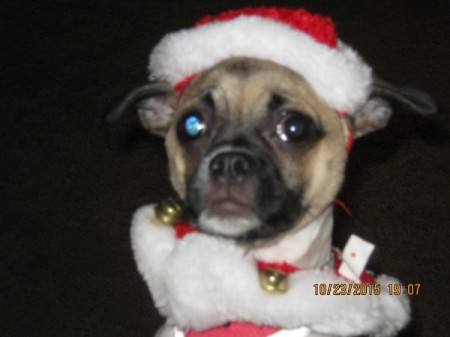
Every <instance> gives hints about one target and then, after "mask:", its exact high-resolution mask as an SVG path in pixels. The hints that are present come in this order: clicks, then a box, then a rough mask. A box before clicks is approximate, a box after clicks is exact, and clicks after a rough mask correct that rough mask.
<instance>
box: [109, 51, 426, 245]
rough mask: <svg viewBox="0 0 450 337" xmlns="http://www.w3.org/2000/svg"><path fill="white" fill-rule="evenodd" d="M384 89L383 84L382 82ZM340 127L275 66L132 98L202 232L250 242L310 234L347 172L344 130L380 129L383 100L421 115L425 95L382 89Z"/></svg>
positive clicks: (308, 90)
mask: <svg viewBox="0 0 450 337" xmlns="http://www.w3.org/2000/svg"><path fill="white" fill-rule="evenodd" d="M380 83H381V84H380ZM373 91H374V92H373V95H371V96H370V97H369V99H368V101H367V102H366V104H365V105H363V106H362V107H361V109H360V110H359V111H357V112H355V113H354V114H353V115H352V117H351V118H349V119H347V120H345V121H343V120H342V119H340V117H339V115H338V112H337V111H334V110H333V109H331V108H330V107H329V106H328V105H327V104H326V103H325V101H324V100H322V98H321V97H320V93H316V92H315V91H314V90H313V89H312V87H311V86H310V85H309V84H308V82H307V81H306V80H305V79H304V78H303V77H302V76H301V75H299V74H297V73H295V72H293V71H291V70H289V69H288V68H286V67H284V66H281V65H279V64H277V63H274V62H271V61H263V60H259V59H252V58H231V59H228V60H226V61H223V62H221V63H219V64H217V65H216V66H214V67H213V68H211V69H209V70H207V71H205V72H203V73H201V74H199V76H198V77H197V78H195V79H194V80H193V81H192V82H191V83H190V84H189V86H188V87H187V89H186V91H185V92H184V94H183V95H182V96H181V97H178V94H177V93H176V91H175V90H174V89H172V88H171V86H169V85H168V84H167V83H159V82H157V83H151V84H147V85H145V86H143V87H140V88H138V89H136V90H134V91H133V92H132V93H130V94H129V95H128V97H127V98H126V99H125V100H124V101H123V102H122V103H121V104H120V105H119V106H118V107H117V108H116V110H115V111H113V112H112V114H111V115H110V116H112V118H111V119H114V118H115V117H117V116H118V115H120V114H121V113H122V112H123V111H124V110H125V109H126V108H127V107H128V106H129V105H130V104H131V103H136V102H137V107H138V112H139V117H140V119H141V122H142V124H143V125H144V127H146V128H147V129H148V130H150V131H151V132H152V133H154V134H158V135H162V136H165V137H166V147H167V152H168V158H169V167H170V177H171V181H172V184H173V186H174V188H175V190H176V191H177V192H178V194H179V195H180V197H181V198H182V199H184V200H185V204H186V209H187V214H188V215H189V216H190V217H191V220H192V221H193V223H194V224H195V225H197V226H198V227H199V228H200V229H201V230H202V231H204V232H207V233H211V234H216V235H221V236H225V237H230V238H234V239H237V240H241V241H246V242H254V241H255V240H260V239H266V240H267V239H273V238H275V237H277V236H278V235H280V234H281V233H286V232H288V231H290V230H295V229H298V228H302V227H304V226H307V225H308V223H309V222H311V221H312V220H313V219H314V218H316V217H317V216H318V215H320V214H321V213H322V212H323V211H324V210H325V209H326V208H328V207H329V206H330V205H331V204H332V203H333V201H334V198H335V196H336V194H337V192H338V190H339V188H340V187H341V184H342V181H343V176H344V171H345V164H346V158H347V154H346V145H347V144H346V143H347V135H346V132H347V131H348V130H347V127H348V125H351V128H352V129H353V131H354V133H355V135H356V136H357V137H359V136H361V135H364V134H366V133H368V132H371V131H374V130H377V129H379V128H381V127H383V126H385V125H386V123H387V120H388V119H389V117H390V115H391V107H390V105H389V104H388V102H387V101H386V100H385V99H384V98H383V97H382V96H389V97H390V98H397V100H399V101H401V102H403V103H405V104H407V105H408V106H409V107H412V109H413V110H416V111H418V112H421V113H423V114H426V113H430V112H433V111H432V110H433V109H434V105H433V102H432V100H431V99H430V97H429V96H427V95H426V94H424V93H422V92H420V91H417V90H413V89H411V88H406V89H404V90H402V88H400V87H395V86H392V85H388V84H387V83H386V82H378V84H377V83H376V84H375V85H374V88H373Z"/></svg>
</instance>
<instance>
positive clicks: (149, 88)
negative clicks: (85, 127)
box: [105, 82, 177, 137]
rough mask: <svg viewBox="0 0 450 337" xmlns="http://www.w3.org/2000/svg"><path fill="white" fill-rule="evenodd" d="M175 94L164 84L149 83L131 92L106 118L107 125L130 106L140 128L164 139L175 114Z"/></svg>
mask: <svg viewBox="0 0 450 337" xmlns="http://www.w3.org/2000/svg"><path fill="white" fill-rule="evenodd" d="M176 103H177V93H176V92H175V90H174V89H173V88H172V86H170V85H169V84H168V83H166V82H151V83H147V84H144V85H143V86H141V87H138V88H136V89H134V90H133V91H131V92H130V93H129V94H128V95H127V96H126V97H125V98H124V99H123V100H122V101H121V102H120V103H119V104H118V105H117V106H116V107H115V108H114V109H112V110H111V111H110V112H109V113H108V114H107V116H106V118H105V120H106V121H107V122H109V123H112V122H115V121H116V120H118V119H119V118H120V117H121V116H122V115H123V114H124V113H125V112H126V111H127V110H128V109H129V108H130V107H131V106H133V107H135V108H136V110H137V112H138V115H139V119H140V121H141V124H142V126H143V127H144V128H145V129H147V130H148V131H150V132H151V133H153V134H155V135H158V136H161V137H165V136H166V133H167V130H168V129H169V125H170V122H171V120H172V117H173V115H174V113H175V107H176Z"/></svg>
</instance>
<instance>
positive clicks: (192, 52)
mask: <svg viewBox="0 0 450 337" xmlns="http://www.w3.org/2000/svg"><path fill="white" fill-rule="evenodd" d="M233 56H247V57H254V58H259V59H267V60H272V61H274V62H277V63H279V64H281V65H284V66H286V67H288V68H291V69H292V70H294V71H295V72H297V73H299V74H301V75H302V76H304V77H305V78H306V80H307V81H308V82H309V83H310V84H311V85H312V87H313V88H314V89H315V91H316V92H317V93H318V94H319V95H320V96H322V97H323V98H324V99H325V101H326V102H327V103H328V104H329V105H330V106H331V107H332V108H334V109H336V110H338V111H346V112H348V113H352V112H354V111H355V110H356V109H357V108H359V107H360V106H361V105H362V104H363V103H365V101H366V100H367V97H368V94H369V91H370V86H371V83H372V72H371V68H370V67H369V66H368V65H367V64H366V63H364V61H363V60H362V59H361V58H360V56H359V55H358V54H357V53H356V52H355V51H354V50H353V49H352V48H350V47H349V46H347V45H345V44H344V43H342V42H339V43H338V47H337V48H336V49H333V48H330V47H328V46H326V45H324V44H322V43H319V42H317V41H316V40H314V39H313V38H312V37H310V36H309V35H308V34H306V33H304V32H301V31H299V30H296V29H294V28H291V27H290V26H287V25H285V24H282V23H279V22H277V21H274V20H271V19H267V18H262V17H256V16H241V17H238V18H236V19H234V20H231V21H225V22H213V23H209V24H205V25H203V26H200V27H197V28H194V29H185V30H181V31H178V32H175V33H171V34H168V35H166V36H165V37H164V38H163V39H162V40H161V42H159V44H158V45H157V46H156V47H155V48H154V49H153V51H152V53H151V54H150V65H149V69H150V73H151V75H152V76H155V77H157V78H159V79H160V80H167V81H169V82H170V83H171V84H173V85H175V84H176V83H178V82H180V81H181V80H183V79H185V78H187V77H188V76H190V75H192V74H198V73H200V72H201V71H203V70H206V69H207V68H209V67H211V66H213V65H215V64H217V63H218V62H220V61H223V60H225V59H227V58H229V57H233Z"/></svg>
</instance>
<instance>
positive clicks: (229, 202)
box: [186, 145, 300, 240]
mask: <svg viewBox="0 0 450 337" xmlns="http://www.w3.org/2000/svg"><path fill="white" fill-rule="evenodd" d="M298 200H300V199H299V198H298V195H294V193H292V192H291V191H289V189H288V188H286V186H285V184H284V181H283V179H282V176H281V173H280V169H279V168H278V167H277V165H276V164H275V162H274V161H273V160H272V157H271V156H270V155H269V154H267V153H265V152H263V151H261V150H259V149H258V148H256V147H254V148H252V147H251V146H247V147H235V146H231V145H224V146H220V147H218V148H216V149H214V150H213V151H211V152H210V153H208V154H207V155H206V156H205V157H204V158H203V160H202V162H201V163H200V165H199V167H198V169H197V170H196V172H195V173H194V174H193V175H192V177H191V178H190V179H189V180H188V193H187V200H186V202H187V209H188V211H189V213H190V214H191V216H192V218H193V219H191V220H192V222H193V223H194V224H196V225H197V226H198V227H199V228H200V230H202V231H205V232H209V233H212V234H216V235H223V236H227V237H233V238H236V239H244V240H253V239H257V238H262V237H269V236H272V235H273V234H276V233H278V232H280V231H282V230H285V229H286V228H290V226H291V224H293V222H294V219H296V218H297V215H298V214H299V212H300V210H299V208H300V207H299V205H298Z"/></svg>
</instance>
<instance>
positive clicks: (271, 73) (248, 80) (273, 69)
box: [179, 58, 330, 121]
mask: <svg viewBox="0 0 450 337" xmlns="http://www.w3.org/2000/svg"><path fill="white" fill-rule="evenodd" d="M198 100H204V101H208V102H209V104H213V105H214V109H215V110H216V112H217V113H220V114H221V115H223V117H227V118H229V119H231V120H234V121H237V120H239V121H241V120H245V119H246V118H250V117H251V118H255V117H257V116H258V115H263V114H264V113H265V112H266V111H267V110H268V109H269V110H275V109H276V108H277V107H279V106H288V107H291V108H295V109H300V110H302V111H304V112H305V113H307V114H309V115H311V116H312V117H313V118H314V119H316V118H315V117H317V116H318V112H319V110H324V109H326V110H330V108H329V107H328V106H327V105H326V103H325V102H324V101H323V100H322V99H321V98H320V96H319V95H317V93H315V91H314V90H313V89H312V87H311V86H310V85H309V83H308V82H307V81H306V80H305V79H304V78H303V77H302V76H301V75H299V74H297V73H295V72H293V71H291V70H290V69H288V68H286V67H284V66H281V65H279V64H277V63H274V62H271V61H265V60H257V59H249V58H234V59H230V60H227V61H224V62H221V63H219V64H218V65H216V66H215V67H213V68H212V69H210V70H207V71H205V72H204V73H202V74H200V76H199V77H198V78H196V79H195V80H194V81H193V82H192V83H191V85H190V86H189V87H188V89H187V90H186V92H185V93H184V96H183V99H182V101H181V102H180V103H181V104H180V107H179V108H180V110H183V108H185V107H187V106H189V105H190V104H193V103H195V101H198Z"/></svg>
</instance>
